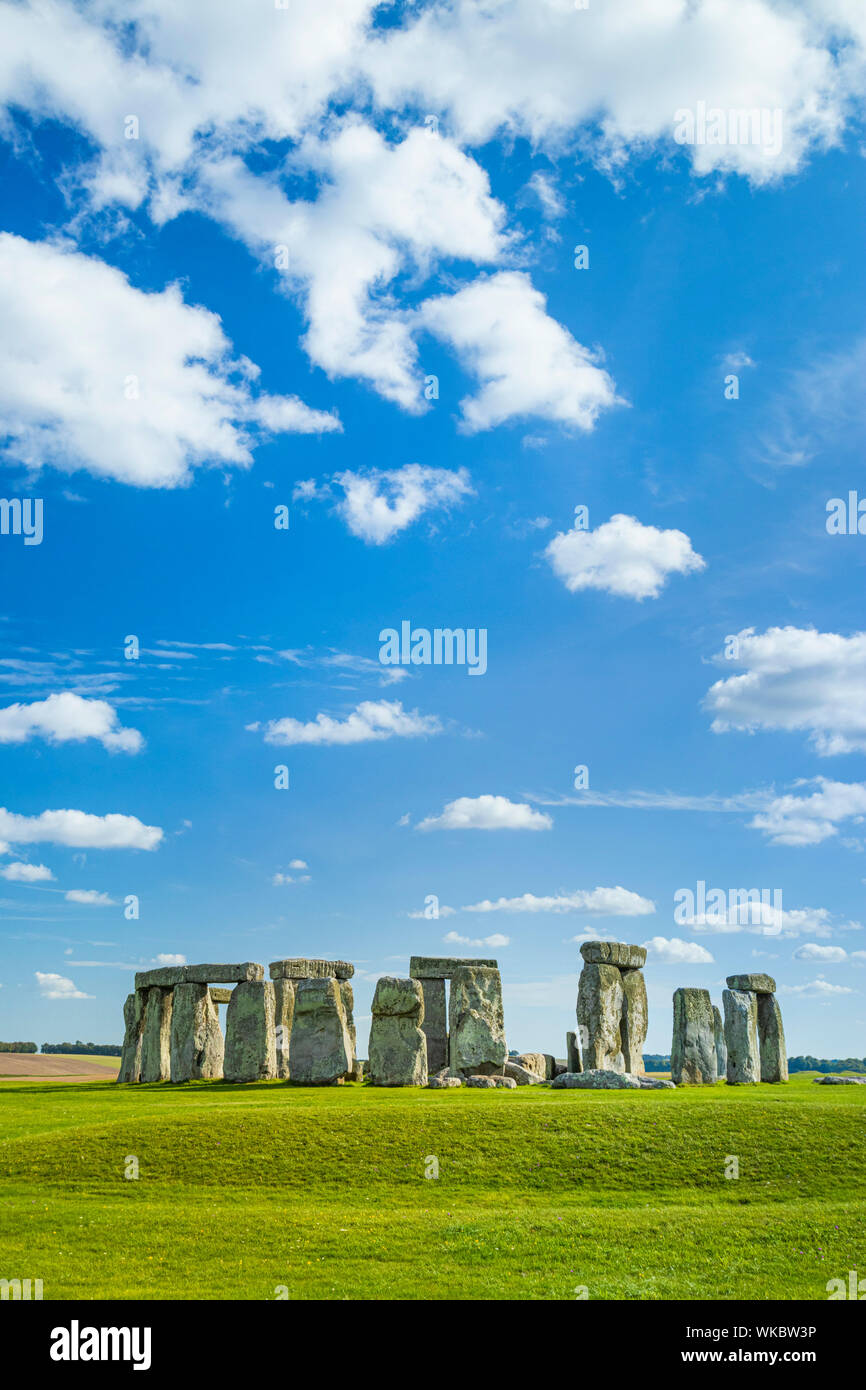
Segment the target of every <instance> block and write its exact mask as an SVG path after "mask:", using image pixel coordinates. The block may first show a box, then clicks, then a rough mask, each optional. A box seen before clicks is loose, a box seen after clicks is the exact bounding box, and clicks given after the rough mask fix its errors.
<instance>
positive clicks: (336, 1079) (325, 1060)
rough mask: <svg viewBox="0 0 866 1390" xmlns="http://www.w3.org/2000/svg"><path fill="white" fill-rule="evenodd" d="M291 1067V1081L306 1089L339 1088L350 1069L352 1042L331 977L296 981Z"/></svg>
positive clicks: (339, 995)
mask: <svg viewBox="0 0 866 1390" xmlns="http://www.w3.org/2000/svg"><path fill="white" fill-rule="evenodd" d="M290 1066H291V1077H292V1081H293V1082H298V1083H300V1084H302V1085H305V1086H333V1085H339V1084H340V1083H341V1082H342V1080H343V1078H344V1077H345V1076H346V1075H347V1073H348V1072H350V1071H351V1070H352V1039H351V1037H350V1036H349V1030H348V1027H347V1026H346V1015H345V1014H344V1012H343V1000H342V996H341V994H340V982H339V980H337V979H336V978H335V977H334V976H329V977H327V978H325V979H316V978H305V979H302V980H299V981H298V986H297V990H296V992H295V1016H294V1021H293V1023H292V1051H291V1060H290Z"/></svg>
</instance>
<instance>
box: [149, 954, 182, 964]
mask: <svg viewBox="0 0 866 1390" xmlns="http://www.w3.org/2000/svg"><path fill="white" fill-rule="evenodd" d="M154 965H186V956H182V955H178V954H177V953H175V954H172V953H170V952H167V951H162V952H160V954H159V955H158V956H155V957H154Z"/></svg>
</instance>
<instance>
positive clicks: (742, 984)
mask: <svg viewBox="0 0 866 1390" xmlns="http://www.w3.org/2000/svg"><path fill="white" fill-rule="evenodd" d="M727 985H728V989H741V990H746V992H747V993H749V994H775V993H776V981H775V980H774V979H773V977H772V975H761V974H756V975H729V976H728V979H727Z"/></svg>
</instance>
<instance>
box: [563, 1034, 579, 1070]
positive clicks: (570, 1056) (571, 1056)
mask: <svg viewBox="0 0 866 1390" xmlns="http://www.w3.org/2000/svg"><path fill="white" fill-rule="evenodd" d="M565 1070H566V1071H568V1072H571V1073H572V1074H574V1073H576V1072H579V1071H583V1067H582V1066H581V1062H580V1048H579V1047H578V1045H577V1034H576V1033H566V1035H565Z"/></svg>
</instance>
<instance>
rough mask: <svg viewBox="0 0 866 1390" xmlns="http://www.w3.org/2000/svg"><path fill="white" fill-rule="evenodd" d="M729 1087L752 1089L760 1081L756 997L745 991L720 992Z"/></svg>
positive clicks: (729, 990)
mask: <svg viewBox="0 0 866 1390" xmlns="http://www.w3.org/2000/svg"><path fill="white" fill-rule="evenodd" d="M722 1005H723V1007H724V1010H725V1045H726V1047H727V1049H728V1067H727V1079H728V1085H729V1086H744V1085H745V1086H754V1085H757V1083H758V1082H759V1081H760V1079H761V1053H760V1047H759V1043H758V996H757V995H756V994H752V993H748V992H747V991H745V990H733V989H726V990H723V991H722Z"/></svg>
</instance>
